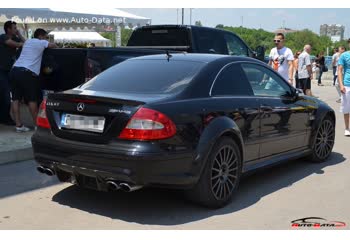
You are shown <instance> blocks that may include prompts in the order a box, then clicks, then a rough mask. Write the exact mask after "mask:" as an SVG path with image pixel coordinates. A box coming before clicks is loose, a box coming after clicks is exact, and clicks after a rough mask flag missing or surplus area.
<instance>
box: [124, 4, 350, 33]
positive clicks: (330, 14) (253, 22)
mask: <svg viewBox="0 0 350 240" xmlns="http://www.w3.org/2000/svg"><path fill="white" fill-rule="evenodd" d="M121 10H124V11H127V12H130V13H133V14H136V15H139V16H143V17H149V18H151V19H152V24H177V21H179V23H181V9H180V8H179V11H178V12H179V17H178V20H177V9H176V8H172V9H170V8H124V9H121ZM349 10H350V9H340V8H333V9H325V8H322V9H310V8H309V9H306V8H305V9H296V8H274V9H273V8H268V9H266V8H265V9H262V8H249V9H248V8H217V9H215V8H194V9H192V24H194V22H195V21H198V20H200V21H201V22H202V24H203V25H204V26H208V27H215V26H216V25H217V24H224V25H225V26H241V24H242V17H243V26H244V27H248V28H263V29H265V30H267V31H274V30H276V29H277V28H280V27H282V26H283V25H284V26H285V27H287V28H292V29H296V30H301V29H305V28H307V29H310V30H312V31H313V32H315V33H317V34H319V31H320V25H321V24H342V25H344V26H345V38H349V37H350V18H349ZM185 24H190V9H189V8H187V9H185Z"/></svg>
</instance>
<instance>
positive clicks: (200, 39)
mask: <svg viewBox="0 0 350 240" xmlns="http://www.w3.org/2000/svg"><path fill="white" fill-rule="evenodd" d="M195 34H196V44H197V47H198V51H199V52H200V53H215V54H228V52H227V46H226V44H225V41H224V38H223V35H222V34H221V33H220V32H216V31H213V30H206V29H201V30H196V31H195Z"/></svg>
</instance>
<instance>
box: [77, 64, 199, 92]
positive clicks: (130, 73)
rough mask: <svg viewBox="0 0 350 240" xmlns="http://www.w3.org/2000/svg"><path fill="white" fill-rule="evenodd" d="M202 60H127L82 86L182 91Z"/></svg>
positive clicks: (87, 88) (91, 88) (150, 90)
mask: <svg viewBox="0 0 350 240" xmlns="http://www.w3.org/2000/svg"><path fill="white" fill-rule="evenodd" d="M204 64H205V63H201V62H189V61H175V60H171V59H170V61H168V60H166V59H164V60H127V61H125V62H122V63H119V64H117V65H115V66H113V67H111V68H109V69H108V70H106V71H104V72H102V73H101V74H99V75H97V76H96V77H95V78H93V79H92V80H90V81H89V82H87V83H85V84H84V85H82V86H81V88H82V89H86V90H93V91H108V92H111V91H112V92H120V93H143V94H149V93H152V94H168V93H176V92H180V91H182V90H184V89H185V88H186V87H187V86H188V84H189V83H190V82H191V81H192V79H193V77H194V75H195V74H196V73H198V72H199V71H200V69H201V68H202V67H203V66H204Z"/></svg>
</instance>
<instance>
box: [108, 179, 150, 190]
mask: <svg viewBox="0 0 350 240" xmlns="http://www.w3.org/2000/svg"><path fill="white" fill-rule="evenodd" d="M106 184H107V186H108V189H109V190H110V191H117V190H122V191H124V192H133V191H136V190H139V189H141V188H142V187H143V186H139V185H130V184H128V183H120V184H118V183H117V182H115V181H107V182H106Z"/></svg>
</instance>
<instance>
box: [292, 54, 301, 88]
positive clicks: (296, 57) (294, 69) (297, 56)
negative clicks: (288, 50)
mask: <svg viewBox="0 0 350 240" xmlns="http://www.w3.org/2000/svg"><path fill="white" fill-rule="evenodd" d="M300 54H301V52H299V51H298V52H297V53H296V54H295V55H294V61H293V71H294V79H295V87H296V88H300V83H299V78H298V62H299V55H300Z"/></svg>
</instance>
